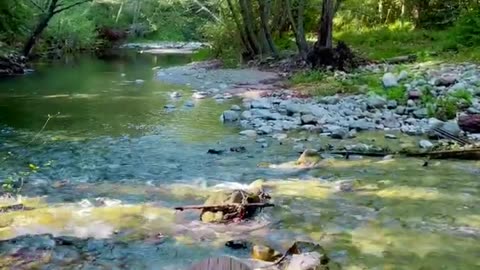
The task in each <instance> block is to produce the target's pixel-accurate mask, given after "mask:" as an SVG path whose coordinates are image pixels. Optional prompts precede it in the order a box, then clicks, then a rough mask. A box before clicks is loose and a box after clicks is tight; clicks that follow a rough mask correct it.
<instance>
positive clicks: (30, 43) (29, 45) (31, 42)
mask: <svg viewBox="0 0 480 270" xmlns="http://www.w3.org/2000/svg"><path fill="white" fill-rule="evenodd" d="M52 17H53V14H46V15H44V16H43V17H42V18H41V19H40V21H39V23H38V24H37V26H36V27H35V30H34V31H33V32H32V34H31V35H30V37H29V38H28V40H27V42H26V43H25V45H24V46H23V51H22V52H23V56H25V57H28V56H29V55H30V53H31V52H32V49H33V47H34V46H35V44H36V43H37V40H38V38H39V37H40V35H41V34H42V32H43V30H45V28H47V26H48V23H49V22H50V19H51V18H52Z"/></svg>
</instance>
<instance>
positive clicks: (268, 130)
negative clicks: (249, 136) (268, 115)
mask: <svg viewBox="0 0 480 270" xmlns="http://www.w3.org/2000/svg"><path fill="white" fill-rule="evenodd" d="M272 132H273V128H272V127H271V126H267V125H264V126H261V127H259V128H258V129H257V134H259V135H266V134H270V133H272Z"/></svg>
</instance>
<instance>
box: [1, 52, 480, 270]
mask: <svg viewBox="0 0 480 270" xmlns="http://www.w3.org/2000/svg"><path fill="white" fill-rule="evenodd" d="M189 62H191V57H190V56H189V55H186V54H181V55H175V54H168V55H150V54H138V53H135V52H129V51H122V52H118V53H116V54H114V55H112V56H110V57H105V58H101V59H99V58H96V57H93V56H90V55H77V56H75V57H70V58H65V59H62V60H61V61H54V62H49V63H37V64H36V65H35V70H36V71H35V72H34V73H32V74H29V75H27V76H22V77H15V78H10V79H7V80H3V81H0V129H1V131H0V162H1V163H0V178H1V179H8V178H12V179H21V180H22V182H24V185H23V187H22V190H21V194H22V203H23V204H24V205H25V206H28V207H31V208H33V209H32V210H26V211H15V212H9V213H0V239H1V240H5V241H3V242H0V265H3V266H6V267H8V268H12V267H13V268H14V267H23V268H27V269H28V268H32V267H35V266H39V267H40V269H183V268H185V267H188V266H189V265H191V264H192V263H194V262H196V261H198V260H202V259H205V258H208V257H210V256H216V255H225V254H228V255H234V256H237V257H247V256H248V254H246V253H245V252H238V251H232V250H229V249H228V248H226V247H225V245H224V243H225V242H226V241H228V240H232V239H246V240H249V241H253V242H260V243H267V244H269V245H273V246H275V245H280V246H285V245H288V244H290V243H292V242H293V241H295V240H308V241H315V242H319V243H320V244H322V246H323V247H324V248H325V249H326V250H327V252H328V255H329V257H330V258H331V259H332V261H333V265H334V266H333V267H334V269H478V268H479V267H480V261H479V259H478V257H479V256H478V255H479V254H480V245H479V244H478V243H479V240H480V209H479V205H480V182H479V179H480V177H479V175H480V162H479V161H471V162H463V161H462V162H458V161H430V166H428V167H423V166H422V164H423V163H424V161H423V160H419V159H404V158H398V159H390V160H383V159H380V158H367V157H358V158H351V159H349V160H344V159H340V158H336V159H331V160H328V161H326V162H324V163H323V165H322V166H321V167H319V168H316V169H312V170H300V169H298V168H294V167H289V166H273V167H272V166H271V167H267V166H259V164H262V163H272V164H281V163H285V162H289V161H293V160H295V159H296V158H298V156H299V153H298V152H297V151H294V150H293V148H294V146H295V145H296V144H298V143H299V142H301V143H302V144H304V145H305V146H306V147H311V148H318V147H319V146H322V145H326V144H339V143H359V142H362V143H372V142H374V143H375V144H376V145H379V146H391V145H392V144H394V143H395V144H397V143H398V142H410V141H415V140H418V139H419V138H414V137H406V136H401V135H399V140H398V141H397V142H396V141H393V142H394V143H392V140H388V139H385V138H384V136H383V134H377V133H373V132H369V133H367V132H362V133H360V134H359V135H358V136H357V138H355V139H350V140H343V141H341V142H340V141H335V140H332V139H329V138H326V137H322V136H319V135H316V134H311V133H307V132H299V133H292V134H289V138H287V139H285V140H284V141H283V142H282V143H279V141H278V140H275V139H273V138H270V137H265V141H263V140H262V141H259V142H257V141H256V140H255V139H252V138H248V137H243V136H240V135H238V132H239V131H240V128H239V127H237V126H235V125H226V124H223V123H222V122H221V121H220V120H219V116H220V115H221V114H222V112H223V111H225V110H227V109H228V108H230V107H231V106H232V105H234V104H239V105H241V101H240V100H238V99H236V98H233V99H228V100H223V101H222V102H218V101H216V100H213V99H208V98H207V99H200V100H194V99H192V98H191V96H192V90H193V89H192V88H191V87H190V86H188V85H184V84H183V85H182V84H169V83H167V82H164V81H162V80H160V79H158V77H157V76H156V73H157V69H158V68H166V67H171V66H178V65H184V64H187V63H189ZM245 80H248V78H245ZM220 81H221V80H220ZM172 92H178V93H180V95H181V97H179V98H175V99H173V98H172V97H170V94H171V93H172ZM167 105H173V106H174V108H173V106H167ZM166 106H167V107H168V108H167V109H166ZM49 116H50V118H49ZM47 119H49V120H48V122H47V123H46V121H47ZM238 146H243V147H245V148H246V151H245V152H230V151H228V149H230V148H231V147H238ZM212 148H214V149H226V150H227V151H226V152H225V153H224V154H223V155H210V154H207V151H208V150H209V149H212ZM257 179H263V180H264V181H265V184H266V186H267V187H268V191H269V193H270V194H271V196H272V198H273V199H274V203H275V204H276V205H277V207H275V208H274V209H266V210H264V211H263V212H262V213H261V215H260V216H259V217H258V218H257V219H256V220H255V221H252V222H251V223H246V224H241V225H238V226H235V225H228V226H220V225H218V226H217V225H215V226H209V225H205V224H201V223H200V222H199V221H198V213H195V212H185V213H176V212H174V211H173V210H171V209H172V207H174V206H179V205H189V204H201V203H202V202H203V201H204V200H205V199H206V198H207V196H208V195H209V194H211V192H212V191H213V190H215V189H218V188H222V187H224V186H228V187H242V186H244V185H246V184H249V183H251V182H253V181H255V180H257ZM344 183H348V184H349V185H352V187H353V188H352V190H351V191H345V190H343V189H342V188H339V187H340V186H341V185H343V184H344ZM8 203H11V202H9V201H8V199H4V200H2V201H1V202H0V204H1V205H5V204H8ZM265 224H266V225H265ZM255 228H256V229H255ZM46 234H51V235H53V236H56V237H57V238H53V237H51V236H48V235H46ZM35 235H36V236H35ZM14 238H16V240H15V241H12V240H11V239H14ZM59 239H63V240H61V241H59ZM59 242H60V243H59ZM68 243H69V244H68Z"/></svg>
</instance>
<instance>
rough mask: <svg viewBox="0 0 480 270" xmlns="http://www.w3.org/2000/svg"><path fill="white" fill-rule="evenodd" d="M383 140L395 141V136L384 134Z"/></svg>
mask: <svg viewBox="0 0 480 270" xmlns="http://www.w3.org/2000/svg"><path fill="white" fill-rule="evenodd" d="M385 138H386V139H390V140H395V139H397V136H395V135H393V134H385Z"/></svg>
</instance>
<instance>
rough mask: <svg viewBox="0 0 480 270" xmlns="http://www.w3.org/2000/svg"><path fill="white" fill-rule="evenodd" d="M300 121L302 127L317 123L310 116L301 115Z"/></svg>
mask: <svg viewBox="0 0 480 270" xmlns="http://www.w3.org/2000/svg"><path fill="white" fill-rule="evenodd" d="M301 121H302V125H315V124H317V122H318V120H317V118H315V116H313V115H311V114H305V115H302V117H301Z"/></svg>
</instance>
